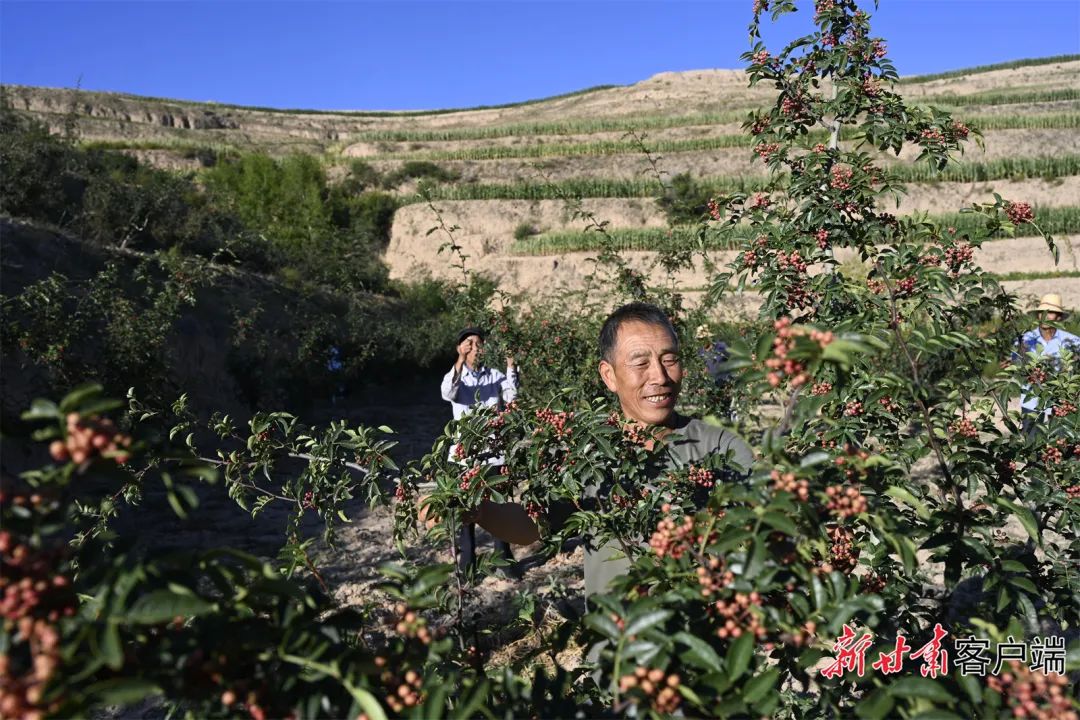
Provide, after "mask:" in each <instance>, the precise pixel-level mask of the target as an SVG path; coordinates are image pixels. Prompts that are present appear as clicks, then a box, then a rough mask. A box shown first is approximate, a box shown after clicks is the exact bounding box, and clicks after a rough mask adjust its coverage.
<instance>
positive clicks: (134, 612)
mask: <svg viewBox="0 0 1080 720" xmlns="http://www.w3.org/2000/svg"><path fill="white" fill-rule="evenodd" d="M215 608H216V606H215V605H214V604H213V603H210V602H207V601H206V600H203V599H202V598H200V597H198V596H196V595H187V594H182V593H176V592H172V591H171V590H154V591H153V592H151V593H149V594H148V595H143V596H142V597H141V598H139V599H138V600H136V601H135V604H134V605H133V606H132V607H131V609H130V610H129V611H128V613H127V620H128V621H129V622H133V623H139V624H142V625H155V624H157V623H162V622H168V621H169V620H172V619H173V618H175V617H177V616H179V617H196V616H198V615H204V614H206V613H208V612H212V611H213V610H214V609H215Z"/></svg>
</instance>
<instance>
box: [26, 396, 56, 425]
mask: <svg viewBox="0 0 1080 720" xmlns="http://www.w3.org/2000/svg"><path fill="white" fill-rule="evenodd" d="M59 417H60V408H58V407H56V403H54V402H52V401H51V400H42V399H41V398H38V399H36V400H34V401H33V402H32V403H30V409H29V410H27V411H26V412H24V413H23V414H22V419H23V420H56V419H59Z"/></svg>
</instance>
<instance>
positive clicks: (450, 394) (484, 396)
mask: <svg viewBox="0 0 1080 720" xmlns="http://www.w3.org/2000/svg"><path fill="white" fill-rule="evenodd" d="M441 389H442V397H443V400H446V401H447V402H449V403H450V407H451V408H453V409H454V419H455V420H460V419H461V416H462V415H464V414H466V413H467V412H469V411H470V410H472V409H473V408H474V407H476V406H477V405H485V406H487V407H496V408H499V409H502V408H504V407H505V406H506V405H507V404H509V403H511V402H513V401H514V398H516V397H517V370H516V369H515V370H511V371H510V373H509V375H504V374H503V373H502V372H500V371H498V370H494V369H492V368H489V367H484V366H480V367H479V368H477V369H476V370H473V369H472V368H470V367H469V366H468V365H462V366H461V374H460V375H459V376H458V377H456V378H455V377H454V368H450V372H448V373H446V375H445V376H444V377H443V380H442V388H441ZM456 453H457V443H455V444H453V445H451V446H450V456H449V459H450V460H451V461H453V462H458V460H457V459H456V458H455V457H454V455H455V454H456ZM503 462H504V460H503V457H502V456H501V455H500V456H497V457H491V458H488V460H487V464H488V465H502V464H503Z"/></svg>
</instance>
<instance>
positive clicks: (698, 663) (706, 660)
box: [674, 632, 723, 672]
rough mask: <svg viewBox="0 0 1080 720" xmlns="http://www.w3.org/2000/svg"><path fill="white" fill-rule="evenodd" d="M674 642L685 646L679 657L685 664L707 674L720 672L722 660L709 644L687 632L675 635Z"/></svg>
mask: <svg viewBox="0 0 1080 720" xmlns="http://www.w3.org/2000/svg"><path fill="white" fill-rule="evenodd" d="M674 640H675V642H678V643H682V644H683V645H686V647H687V650H686V652H684V653H683V654H682V655H680V657H681V658H682V660H683V661H684V662H686V663H689V664H690V665H693V666H695V667H699V668H701V669H702V670H707V671H709V672H720V671H721V670H722V668H723V660H721V659H720V655H719V654H717V652H716V650H714V649H713V647H712V646H711V645H709V643H707V642H705V641H704V640H702V639H701V638H699V637H695V636H693V635H691V634H690V633H688V632H680V633H677V634H676V635H675V637H674Z"/></svg>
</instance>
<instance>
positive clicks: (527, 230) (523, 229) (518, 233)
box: [514, 222, 540, 242]
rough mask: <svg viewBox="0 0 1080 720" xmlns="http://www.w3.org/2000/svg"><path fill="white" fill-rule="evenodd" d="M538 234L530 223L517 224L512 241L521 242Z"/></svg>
mask: <svg viewBox="0 0 1080 720" xmlns="http://www.w3.org/2000/svg"><path fill="white" fill-rule="evenodd" d="M539 233H540V231H539V230H537V229H536V226H534V225H533V224H532V223H527V222H523V223H518V225H517V227H515V228H514V239H515V240H517V241H518V242H521V241H522V240H524V239H525V238H530V237H532V236H533V235H538V234H539Z"/></svg>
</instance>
